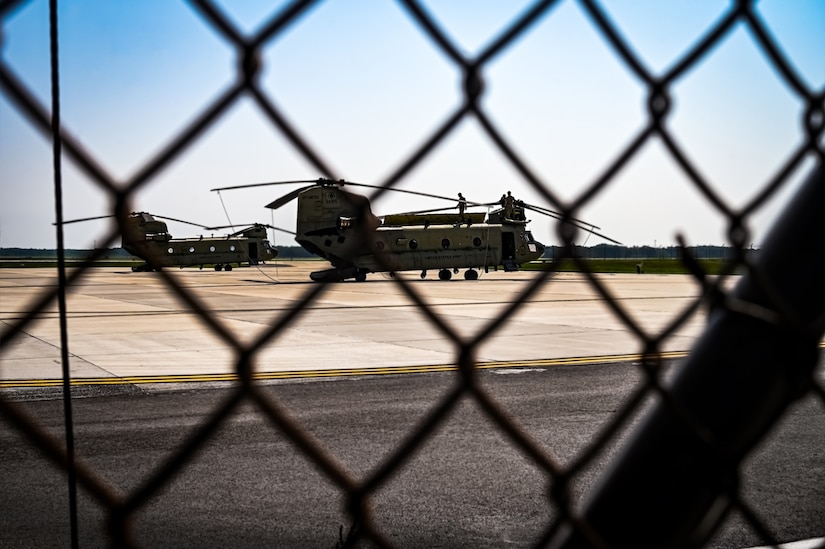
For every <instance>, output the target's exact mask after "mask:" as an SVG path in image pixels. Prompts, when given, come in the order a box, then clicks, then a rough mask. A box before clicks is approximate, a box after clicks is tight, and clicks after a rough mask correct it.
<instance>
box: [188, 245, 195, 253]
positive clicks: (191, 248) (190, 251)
mask: <svg viewBox="0 0 825 549" xmlns="http://www.w3.org/2000/svg"><path fill="white" fill-rule="evenodd" d="M189 253H190V254H192V253H195V247H194V246H189Z"/></svg>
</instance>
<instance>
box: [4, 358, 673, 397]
mask: <svg viewBox="0 0 825 549" xmlns="http://www.w3.org/2000/svg"><path fill="white" fill-rule="evenodd" d="M687 354H688V353H687V351H672V352H666V353H660V354H659V355H658V358H662V359H675V358H684V357H685V356H687ZM641 359H642V355H641V354H629V355H602V356H587V357H570V358H548V359H537V360H520V361H518V360H517V361H504V362H481V363H478V364H476V368H477V369H479V370H493V369H498V368H544V367H552V366H565V365H585V364H600V363H605V362H634V361H638V360H641ZM456 368H457V367H456V365H455V364H441V365H428V366H392V367H386V368H340V369H329V370H291V371H284V372H257V373H255V374H253V379H255V380H256V381H265V380H274V379H308V378H323V377H351V376H368V375H397V374H421V373H431V372H449V371H453V370H456ZM237 380H238V376H237V375H235V374H234V373H227V374H179V375H153V376H130V377H87V378H74V379H72V380H71V384H72V386H83V385H139V384H145V383H208V382H219V381H237ZM61 385H63V380H62V379H60V378H57V379H19V380H5V381H0V389H12V388H27V387H29V388H30V387H60V386H61Z"/></svg>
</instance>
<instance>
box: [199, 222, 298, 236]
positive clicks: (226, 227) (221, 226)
mask: <svg viewBox="0 0 825 549" xmlns="http://www.w3.org/2000/svg"><path fill="white" fill-rule="evenodd" d="M235 227H243V229H241V230H239V231H238V232H236V233H234V234H238V233H242V232H243V231H245V230H247V229H252V228H254V227H266V228H267V229H275V230H276V231H281V232H283V233H287V234H291V235H293V236H294V235H295V231H290V230H289V229H282V228H281V227H276V226H275V225H269V224H266V223H236V224H234V225H220V226H218V227H204V229H206V230H207V231H219V230H221V229H234V228H235Z"/></svg>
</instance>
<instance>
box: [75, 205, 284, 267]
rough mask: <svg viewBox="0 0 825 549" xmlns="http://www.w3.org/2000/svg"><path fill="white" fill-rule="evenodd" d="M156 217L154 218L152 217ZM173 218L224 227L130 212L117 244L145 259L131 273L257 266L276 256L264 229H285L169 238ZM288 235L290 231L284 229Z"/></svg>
mask: <svg viewBox="0 0 825 549" xmlns="http://www.w3.org/2000/svg"><path fill="white" fill-rule="evenodd" d="M107 217H113V216H111V215H103V216H97V217H87V218H84V219H74V220H72V221H65V222H64V225H65V224H69V223H77V222H80V221H90V220H93V219H104V218H107ZM156 218H157V219H156ZM161 219H166V220H168V221H176V222H178V223H185V224H187V225H194V226H196V227H200V228H202V229H204V230H219V229H226V228H228V227H227V226H223V227H206V226H204V225H198V224H197V223H190V222H189V221H183V220H181V219H175V218H172V217H163V216H160V215H155V216H153V215H152V214H149V213H146V212H133V213H131V214H129V216H128V217H127V218H126V219H125V221H124V226H123V230H122V235H121V238H122V241H121V247H122V248H123V249H124V250H126V251H127V252H129V253H130V254H132V255H133V256H135V257H138V258H140V259H142V260H143V261H145V262H146V263H144V264H143V265H137V266H134V267H132V270H133V271H135V272H142V271H154V270H158V269H162V268H164V267H181V268H183V267H200V268H201V269H203V267H204V266H205V265H212V266H214V269H215V270H216V271H220V270H225V271H231V270H232V266H233V265H237V266H239V267H240V266H242V265H244V264H246V265H257V264H258V263H264V262H266V261H267V260H269V259H274V258H275V257H276V256H277V255H278V251H277V250H275V248H273V247H272V246H271V245H270V244H269V241H268V240H267V238H266V229H267V228H271V229H276V230H280V231H285V230H284V229H280V228H278V227H273V226H271V225H264V224H261V223H255V224H252V225H249V226H247V227H245V228H244V229H241V230H239V231H235V232H234V233H232V234H229V235H226V236H198V237H192V238H173V237H172V235H171V234H170V233H169V231H168V228H167V226H166V223H165V222H163V221H161ZM285 232H288V233H290V234H294V233H292V231H285Z"/></svg>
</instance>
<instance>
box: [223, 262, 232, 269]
mask: <svg viewBox="0 0 825 549" xmlns="http://www.w3.org/2000/svg"><path fill="white" fill-rule="evenodd" d="M223 270H224V271H231V270H232V265H230V264H229V263H227V264H226V265H224V266H223Z"/></svg>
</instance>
